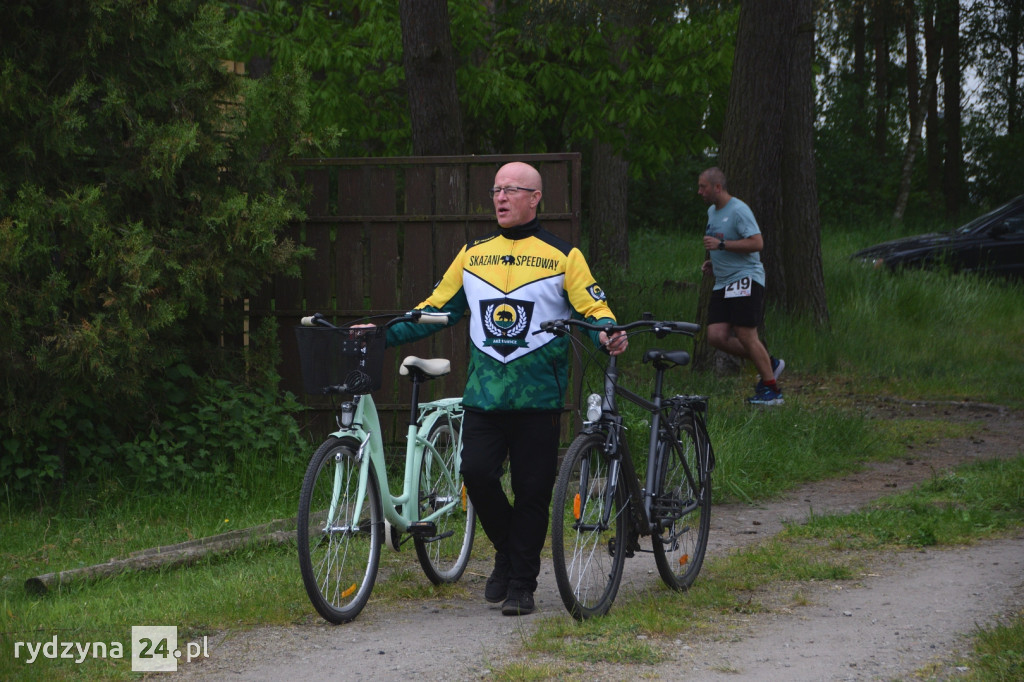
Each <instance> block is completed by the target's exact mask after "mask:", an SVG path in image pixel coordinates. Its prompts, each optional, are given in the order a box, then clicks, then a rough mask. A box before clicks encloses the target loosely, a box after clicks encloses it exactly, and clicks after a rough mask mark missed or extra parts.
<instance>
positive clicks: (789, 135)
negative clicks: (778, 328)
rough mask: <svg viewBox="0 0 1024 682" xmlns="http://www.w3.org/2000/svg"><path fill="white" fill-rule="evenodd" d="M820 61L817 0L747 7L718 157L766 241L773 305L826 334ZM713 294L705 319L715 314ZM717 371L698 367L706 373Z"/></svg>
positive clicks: (768, 1)
mask: <svg viewBox="0 0 1024 682" xmlns="http://www.w3.org/2000/svg"><path fill="white" fill-rule="evenodd" d="M813 57H814V13H813V6H812V0H795V1H789V2H787V1H786V0H759V1H758V2H745V3H743V4H742V5H741V6H740V19H739V28H738V31H737V37H736V53H735V57H734V61H733V76H732V84H731V85H730V89H729V105H728V109H727V111H726V116H725V126H724V130H723V134H722V146H721V152H720V155H719V158H720V165H721V166H722V169H723V170H724V171H725V174H726V177H727V178H728V188H729V192H730V193H731V194H732V195H733V196H736V197H738V198H740V199H742V200H743V201H745V202H746V203H747V204H749V205H750V208H751V209H752V210H753V212H754V216H755V217H756V218H757V221H758V225H759V226H760V228H761V233H762V234H763V235H764V243H765V248H764V251H762V252H761V259H762V261H763V262H764V266H765V276H766V280H767V286H766V287H765V289H766V295H767V298H768V300H769V301H770V302H771V303H773V304H775V305H778V306H780V307H782V308H784V309H786V310H787V311H789V312H792V313H795V314H806V315H809V316H811V317H812V318H813V319H814V320H815V321H816V322H817V323H818V324H821V325H825V324H827V323H828V307H827V304H826V301H825V284H824V276H823V274H822V266H821V225H820V219H819V214H818V199H817V184H816V181H815V163H814V148H813V135H814V128H813V123H814V91H813V86H814V78H813V73H812V64H813ZM706 288H707V287H704V289H706ZM704 289H702V297H701V301H700V303H699V306H700V308H701V310H703V309H704V308H706V306H707V298H706V296H704V295H703V294H704ZM697 351H698V349H695V353H696V352H697ZM709 362H711V361H710V359H709V358H706V357H702V358H699V359H698V365H703V366H707V364H708V363H709Z"/></svg>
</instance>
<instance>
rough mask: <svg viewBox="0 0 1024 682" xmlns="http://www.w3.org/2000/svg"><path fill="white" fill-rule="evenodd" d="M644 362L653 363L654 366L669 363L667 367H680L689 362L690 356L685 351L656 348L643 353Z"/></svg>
mask: <svg viewBox="0 0 1024 682" xmlns="http://www.w3.org/2000/svg"><path fill="white" fill-rule="evenodd" d="M644 362H653V363H655V364H657V363H659V362H663V363H669V366H672V365H680V366H682V365H685V364H688V363H689V362H690V354H689V353H688V352H686V351H685V350H661V349H658V348H651V349H650V350H649V351H647V352H646V353H644Z"/></svg>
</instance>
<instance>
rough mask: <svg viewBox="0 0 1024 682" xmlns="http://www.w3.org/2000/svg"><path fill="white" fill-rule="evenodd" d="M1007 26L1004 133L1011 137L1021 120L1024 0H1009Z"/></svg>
mask: <svg viewBox="0 0 1024 682" xmlns="http://www.w3.org/2000/svg"><path fill="white" fill-rule="evenodd" d="M1006 14H1007V17H1008V18H1007V28H1006V35H1007V39H1006V45H1007V48H1008V50H1007V53H1008V55H1009V64H1007V67H1006V78H1005V79H1004V80H1005V82H1006V133H1007V136H1009V137H1013V136H1014V134H1015V133H1016V132H1017V130H1018V128H1019V126H1020V122H1021V111H1020V48H1021V40H1022V35H1021V29H1022V26H1021V24H1022V16H1024V2H1021V0H1011V2H1010V3H1009V7H1008V8H1007V10H1006Z"/></svg>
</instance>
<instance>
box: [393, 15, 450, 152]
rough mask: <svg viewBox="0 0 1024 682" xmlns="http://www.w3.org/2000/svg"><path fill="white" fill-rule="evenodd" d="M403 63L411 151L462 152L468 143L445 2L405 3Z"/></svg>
mask: <svg viewBox="0 0 1024 682" xmlns="http://www.w3.org/2000/svg"><path fill="white" fill-rule="evenodd" d="M398 12H399V16H400V19H401V23H402V65H403V66H404V67H405V82H406V88H407V89H408V93H409V114H410V118H411V120H412V152H413V154H415V155H417V156H429V155H434V154H441V155H448V154H462V153H464V149H465V141H464V137H463V132H462V111H461V109H460V108H459V95H458V88H457V87H456V82H455V59H454V51H453V49H452V35H451V22H450V20H449V17H448V3H447V2H446V1H445V0H400V2H399V5H398Z"/></svg>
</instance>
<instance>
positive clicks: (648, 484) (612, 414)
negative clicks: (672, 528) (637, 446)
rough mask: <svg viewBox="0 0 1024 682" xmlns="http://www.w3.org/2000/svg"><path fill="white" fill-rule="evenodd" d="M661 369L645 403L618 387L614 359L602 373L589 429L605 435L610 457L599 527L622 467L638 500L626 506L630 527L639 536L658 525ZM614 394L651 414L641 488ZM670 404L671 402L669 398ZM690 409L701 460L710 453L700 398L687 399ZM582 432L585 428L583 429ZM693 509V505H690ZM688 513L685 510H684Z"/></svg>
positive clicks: (689, 476)
mask: <svg viewBox="0 0 1024 682" xmlns="http://www.w3.org/2000/svg"><path fill="white" fill-rule="evenodd" d="M664 375H665V370H664V369H656V372H655V380H654V382H655V385H654V395H653V398H652V399H651V400H647V399H645V398H643V397H642V396H640V395H638V394H636V393H634V392H632V391H630V390H629V389H627V388H625V387H623V386H619V385H618V383H617V382H618V367H617V366H616V361H615V356H612V357H610V358H609V360H608V366H607V369H606V370H605V374H604V395H603V396H602V399H601V413H602V414H601V419H600V420H599V421H598V422H595V423H593V424H591V426H590V427H589V428H590V430H594V431H597V430H600V431H603V432H604V434H605V452H607V453H609V454H610V455H611V462H610V464H609V478H610V479H611V481H610V483H609V485H608V488H607V493H608V499H607V500H606V501H605V502H606V504H605V507H604V509H605V515H606V518H603V519H602V520H601V521H602V524H603V525H607V523H608V521H609V518H607V516H608V515H610V513H611V510H612V504H611V501H612V499H614V496H615V493H616V490H617V489H618V486H619V483H620V482H621V481H622V476H621V473H622V469H623V468H625V472H626V477H625V482H626V486H627V488H628V491H629V497H630V498H631V499H638V500H641V501H642V504H639V505H630V508H631V509H632V510H633V519H632V521H633V525H634V527H635V528H636V529H638V530H639V531H640V533H641V534H642V535H650V534H652V533H654V532H657V531H658V530H659V529H658V527H657V526H658V522H657V520H656V515H655V514H654V505H655V492H654V491H657V490H660V489H661V483H662V481H661V480H660V475H661V466H660V463H661V459H662V458H664V457H665V456H667V455H666V453H665V452H663V451H661V449H659V447H658V446H659V443H660V442H664V441H661V440H660V439H661V436H662V430H663V426H662V416H663V414H662V413H663V411H664V408H665V403H664V402H663V399H662V396H661V393H662V386H663V381H664ZM616 395H619V396H622V397H623V398H625V399H626V400H628V401H629V402H631V403H633V404H635V405H637V406H639V407H640V408H642V409H643V410H645V411H646V412H647V413H648V414H650V415H651V427H650V440H649V444H648V449H647V453H648V465H647V475H646V477H645V481H644V487H643V488H642V489H641V488H638V480H639V478H638V476H637V475H636V465H635V464H634V462H633V457H632V454H631V453H630V451H629V444H628V443H627V442H626V439H625V438H623V437H622V429H623V427H622V415H621V414H619V411H618V404H617V402H616ZM669 401H670V402H671V401H673V399H671V398H670V399H669ZM688 402H689V403H690V404H691V407H695V408H696V409H693V410H692V413H693V415H694V424H695V430H696V434H695V435H696V438H697V443H698V445H699V448H700V452H701V456H702V457H705V458H706V457H709V456H710V455H711V453H710V439H709V438H708V436H707V427H706V425H705V419H704V412H705V411H706V410H707V402H706V400H704V399H703V398H692V399H690V400H688ZM584 430H586V429H584ZM669 442H671V443H672V447H673V448H676V447H678V445H677V444H676V443H675V442H674V441H669ZM681 461H682V462H683V466H684V471H685V473H686V476H687V479H688V480H689V483H690V485H691V486H692V487H693V488H694V489H696V488H698V487H699V486H698V485H697V483H696V481H695V480H694V477H693V472H692V471H690V469H689V467H688V466H687V465H686V462H685V460H684V459H682V458H681ZM694 506H696V505H694ZM687 511H689V510H687Z"/></svg>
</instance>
